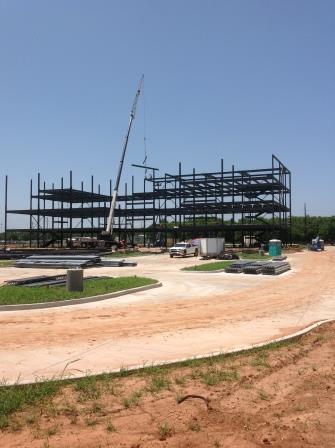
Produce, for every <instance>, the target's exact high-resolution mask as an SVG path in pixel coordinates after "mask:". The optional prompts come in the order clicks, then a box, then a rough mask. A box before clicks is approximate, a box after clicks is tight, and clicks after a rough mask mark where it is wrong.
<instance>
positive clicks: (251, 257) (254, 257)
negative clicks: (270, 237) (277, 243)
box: [238, 252, 272, 260]
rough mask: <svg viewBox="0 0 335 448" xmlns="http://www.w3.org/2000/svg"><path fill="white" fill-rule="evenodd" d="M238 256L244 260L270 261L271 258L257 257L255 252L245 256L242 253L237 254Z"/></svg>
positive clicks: (268, 256)
mask: <svg viewBox="0 0 335 448" xmlns="http://www.w3.org/2000/svg"><path fill="white" fill-rule="evenodd" d="M238 256H239V257H240V258H242V259H244V260H270V259H271V258H272V257H270V255H259V254H258V253H257V252H255V253H252V254H246V253H244V252H239V253H238Z"/></svg>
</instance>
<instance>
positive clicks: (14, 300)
mask: <svg viewBox="0 0 335 448" xmlns="http://www.w3.org/2000/svg"><path fill="white" fill-rule="evenodd" d="M154 283H157V280H153V279H151V278H144V277H136V276H133V277H119V278H101V279H92V280H87V281H85V282H84V291H82V292H68V291H66V288H65V286H56V287H51V288H48V287H46V286H36V287H31V288H25V287H22V286H1V287H0V305H13V304H22V303H42V302H54V301H55V302H56V301H61V300H69V299H75V298H79V297H90V296H96V295H100V294H108V293H112V292H117V291H123V290H125V289H129V288H137V287H139V286H146V285H152V284H154Z"/></svg>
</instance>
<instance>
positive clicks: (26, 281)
mask: <svg viewBox="0 0 335 448" xmlns="http://www.w3.org/2000/svg"><path fill="white" fill-rule="evenodd" d="M65 278H66V275H65V274H61V275H37V276H35V277H25V278H14V279H11V280H5V283H6V285H8V286H27V285H35V284H37V283H41V282H45V281H48V280H50V281H53V280H65Z"/></svg>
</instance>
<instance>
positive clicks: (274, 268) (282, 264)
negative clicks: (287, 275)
mask: <svg viewBox="0 0 335 448" xmlns="http://www.w3.org/2000/svg"><path fill="white" fill-rule="evenodd" d="M290 269H291V266H290V263H288V262H287V261H270V262H268V263H266V264H265V265H264V266H263V267H262V274H265V275H279V274H282V273H283V272H286V271H289V270H290Z"/></svg>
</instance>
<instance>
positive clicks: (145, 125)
mask: <svg viewBox="0 0 335 448" xmlns="http://www.w3.org/2000/svg"><path fill="white" fill-rule="evenodd" d="M144 87H145V86H144V83H143V87H142V98H143V100H142V101H143V144H144V160H143V165H144V166H145V167H146V166H147V160H148V153H147V137H146V132H147V120H146V101H145V88H144ZM147 173H148V170H147V168H145V172H144V177H145V179H147Z"/></svg>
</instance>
